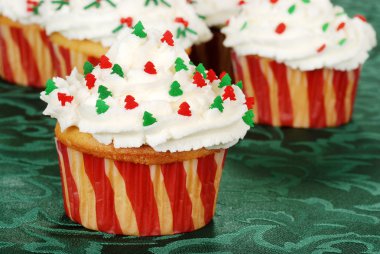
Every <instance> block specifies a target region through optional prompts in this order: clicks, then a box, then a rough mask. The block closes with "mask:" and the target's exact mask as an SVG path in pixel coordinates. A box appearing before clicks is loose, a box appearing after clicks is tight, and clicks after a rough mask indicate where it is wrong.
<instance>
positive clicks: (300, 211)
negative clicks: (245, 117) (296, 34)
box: [0, 0, 380, 254]
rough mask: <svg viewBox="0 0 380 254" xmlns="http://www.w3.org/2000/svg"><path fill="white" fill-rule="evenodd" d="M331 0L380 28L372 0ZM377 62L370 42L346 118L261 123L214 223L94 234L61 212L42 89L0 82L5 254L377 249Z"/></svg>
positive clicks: (237, 156) (230, 174) (227, 181)
mask: <svg viewBox="0 0 380 254" xmlns="http://www.w3.org/2000/svg"><path fill="white" fill-rule="evenodd" d="M335 2H336V3H339V4H341V5H343V6H345V7H346V9H347V10H348V12H349V13H350V14H351V15H353V14H356V13H364V14H366V16H367V18H368V20H369V21H370V22H371V23H373V24H375V25H376V26H377V27H378V28H380V14H379V13H380V2H379V1H378V0H363V1H358V0H340V1H335ZM379 31H380V30H379ZM379 64H380V55H379V49H377V50H375V51H373V52H372V57H371V59H370V60H369V61H368V63H367V64H366V65H365V67H364V71H363V74H362V79H361V83H360V87H359V94H358V99H357V104H356V110H355V115H354V120H353V122H352V123H350V124H349V125H347V126H344V127H342V128H337V129H325V130H295V129H279V128H270V127H257V128H256V129H255V130H254V131H253V132H251V133H249V135H248V136H247V139H246V140H244V141H243V142H241V143H240V144H239V145H237V146H236V147H234V148H233V149H231V150H230V152H229V155H228V160H227V163H226V166H225V171H224V173H223V180H222V185H221V191H220V195H219V200H218V208H217V213H216V216H215V218H214V220H213V222H212V223H211V224H210V225H208V226H207V227H206V228H204V229H201V230H199V231H197V232H193V233H188V234H183V235H175V236H170V237H154V238H137V237H121V236H113V235H108V234H102V233H99V232H92V231H89V230H86V229H84V228H82V227H81V226H79V225H77V224H75V223H73V222H71V221H70V220H69V219H68V218H67V217H66V216H65V214H64V209H63V203H62V198H61V184H60V177H59V170H58V164H57V156H56V152H55V147H54V142H53V126H54V121H53V120H51V119H48V118H46V117H42V116H41V112H42V110H43V108H44V103H42V102H41V101H39V99H38V97H39V95H38V92H36V91H33V90H31V89H24V88H16V87H14V86H10V85H8V84H4V83H1V84H0V207H1V208H0V253H22V252H27V251H30V252H34V253H99V252H101V251H102V252H103V253H145V252H148V251H150V252H153V253H355V254H357V253H380V132H379V131H380V95H379V92H380V89H379V87H380V84H379V75H380V74H379V67H380V65H379Z"/></svg>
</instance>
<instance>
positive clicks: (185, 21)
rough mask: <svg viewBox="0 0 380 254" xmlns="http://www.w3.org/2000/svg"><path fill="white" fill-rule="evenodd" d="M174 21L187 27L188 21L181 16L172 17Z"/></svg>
mask: <svg viewBox="0 0 380 254" xmlns="http://www.w3.org/2000/svg"><path fill="white" fill-rule="evenodd" d="M174 22H176V23H180V24H182V25H183V26H184V27H189V21H187V20H185V19H184V18H182V17H177V18H175V19H174Z"/></svg>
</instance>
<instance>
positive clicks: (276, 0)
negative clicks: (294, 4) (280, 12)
mask: <svg viewBox="0 0 380 254" xmlns="http://www.w3.org/2000/svg"><path fill="white" fill-rule="evenodd" d="M277 2H278V0H270V3H271V4H276V3H277Z"/></svg>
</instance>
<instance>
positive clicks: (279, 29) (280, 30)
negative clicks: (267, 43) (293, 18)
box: [275, 23, 286, 34]
mask: <svg viewBox="0 0 380 254" xmlns="http://www.w3.org/2000/svg"><path fill="white" fill-rule="evenodd" d="M285 30H286V25H285V24H284V23H280V24H279V25H278V26H277V27H276V30H275V31H276V33H278V34H283V33H284V32H285Z"/></svg>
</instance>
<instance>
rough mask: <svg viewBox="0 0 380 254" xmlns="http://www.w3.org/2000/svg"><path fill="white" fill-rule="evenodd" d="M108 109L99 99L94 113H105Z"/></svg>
mask: <svg viewBox="0 0 380 254" xmlns="http://www.w3.org/2000/svg"><path fill="white" fill-rule="evenodd" d="M109 108H110V106H108V105H107V103H106V102H105V101H103V100H100V99H99V100H97V101H96V113H97V114H98V115H100V114H104V113H106V112H107V111H108V109H109Z"/></svg>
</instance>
